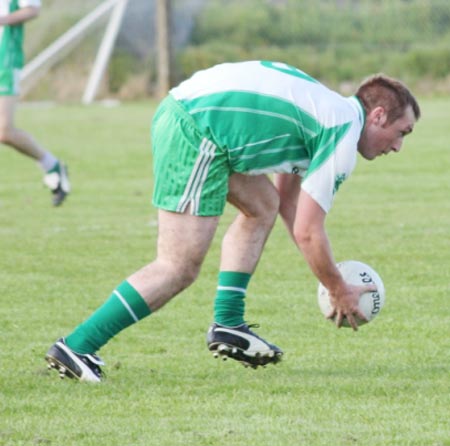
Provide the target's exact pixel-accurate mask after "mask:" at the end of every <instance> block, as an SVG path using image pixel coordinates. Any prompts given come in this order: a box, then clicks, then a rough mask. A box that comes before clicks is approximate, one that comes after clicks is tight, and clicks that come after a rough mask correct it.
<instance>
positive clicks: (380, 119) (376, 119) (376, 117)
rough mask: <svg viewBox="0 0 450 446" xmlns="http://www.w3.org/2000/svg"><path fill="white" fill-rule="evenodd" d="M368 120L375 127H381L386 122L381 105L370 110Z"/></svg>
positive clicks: (385, 115)
mask: <svg viewBox="0 0 450 446" xmlns="http://www.w3.org/2000/svg"><path fill="white" fill-rule="evenodd" d="M368 118H369V120H370V121H371V122H372V123H373V124H374V125H377V126H380V127H383V126H384V124H386V121H387V113H386V111H385V109H384V107H382V106H381V105H379V106H378V107H375V108H374V109H372V111H371V112H370V113H369V116H368Z"/></svg>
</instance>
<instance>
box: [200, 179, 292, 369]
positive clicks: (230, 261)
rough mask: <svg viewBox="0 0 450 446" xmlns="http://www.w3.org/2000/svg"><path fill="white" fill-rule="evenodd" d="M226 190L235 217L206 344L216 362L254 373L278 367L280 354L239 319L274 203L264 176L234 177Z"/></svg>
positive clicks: (224, 246)
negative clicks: (229, 362)
mask: <svg viewBox="0 0 450 446" xmlns="http://www.w3.org/2000/svg"><path fill="white" fill-rule="evenodd" d="M229 186H230V187H229V195H228V201H229V202H230V203H231V204H233V205H234V206H235V207H236V208H238V209H239V214H238V216H237V217H236V218H235V220H234V221H233V223H232V224H231V226H230V227H229V228H228V230H227V232H226V234H225V236H224V239H223V242H222V255H221V263H220V273H219V283H218V288H217V295H216V299H215V304H214V321H215V323H214V324H213V325H212V326H211V327H210V329H209V332H208V337H207V343H208V347H209V349H210V350H211V351H213V353H214V356H215V357H219V356H222V358H223V359H225V358H227V357H231V358H233V359H236V360H238V361H240V362H242V363H243V364H244V365H246V366H251V367H254V368H256V367H258V366H259V365H266V364H268V363H270V362H272V363H276V362H278V361H279V360H280V359H281V356H282V354H283V352H282V351H281V350H280V349H279V348H278V347H277V346H275V345H272V344H269V343H268V342H266V341H265V340H264V339H262V338H260V337H259V336H257V335H256V334H255V333H253V332H252V331H251V330H249V328H248V326H247V325H246V324H245V320H244V311H245V304H244V298H245V293H246V288H247V284H248V281H249V280H250V276H251V274H252V273H253V272H254V270H255V268H256V265H257V263H258V261H259V259H260V257H261V253H262V250H263V248H264V245H265V243H266V240H267V237H268V236H269V234H270V231H271V229H272V227H273V225H274V223H275V219H276V216H277V214H278V208H279V198H278V193H277V191H276V189H275V188H274V186H273V184H272V182H271V181H270V180H269V179H268V178H267V177H266V176H264V175H261V176H244V175H241V174H235V175H233V176H232V177H231V178H230V182H229Z"/></svg>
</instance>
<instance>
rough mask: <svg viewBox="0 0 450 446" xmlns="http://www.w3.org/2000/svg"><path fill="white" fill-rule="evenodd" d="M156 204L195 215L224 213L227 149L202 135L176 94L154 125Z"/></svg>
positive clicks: (228, 170) (153, 148) (154, 200)
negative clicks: (175, 97)
mask: <svg viewBox="0 0 450 446" xmlns="http://www.w3.org/2000/svg"><path fill="white" fill-rule="evenodd" d="M152 150H153V173H154V180H155V183H154V189H153V204H154V205H155V206H156V207H157V208H160V209H165V210H167V211H174V212H180V213H182V212H185V211H186V210H188V211H189V212H190V213H191V214H192V215H201V216H213V215H221V214H222V213H223V209H224V207H225V203H226V198H227V194H228V179H229V176H230V174H231V171H230V166H229V163H228V155H227V152H226V151H225V150H223V149H221V148H220V147H217V146H216V145H215V144H214V143H213V142H211V141H210V140H209V139H208V138H207V137H206V136H205V135H202V134H201V133H200V131H199V129H198V128H197V126H196V124H195V122H194V120H193V119H192V117H191V116H190V115H189V114H188V113H187V112H186V111H185V110H184V109H183V108H182V106H181V105H180V104H179V103H178V102H177V101H176V100H175V99H174V98H173V97H172V96H170V95H169V96H168V97H167V98H166V99H164V101H163V102H162V103H161V104H160V106H159V107H158V109H157V111H156V114H155V116H154V118H153V124H152Z"/></svg>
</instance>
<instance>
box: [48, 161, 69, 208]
mask: <svg viewBox="0 0 450 446" xmlns="http://www.w3.org/2000/svg"><path fill="white" fill-rule="evenodd" d="M44 184H45V185H46V186H47V187H48V188H49V189H50V190H51V191H52V194H53V199H52V201H53V206H60V205H61V204H62V203H63V201H64V200H65V198H66V196H67V195H68V194H69V192H70V182H69V173H68V169H67V166H66V165H65V164H62V163H61V162H60V161H58V164H57V167H56V168H55V169H54V170H52V171H50V172H47V174H46V175H45V176H44Z"/></svg>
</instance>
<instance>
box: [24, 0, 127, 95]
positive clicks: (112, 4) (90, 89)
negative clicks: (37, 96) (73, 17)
mask: <svg viewBox="0 0 450 446" xmlns="http://www.w3.org/2000/svg"><path fill="white" fill-rule="evenodd" d="M127 3H128V0H105V1H104V2H103V3H102V4H100V5H99V6H97V8H95V9H94V10H93V11H92V12H90V13H89V14H88V15H87V16H86V17H84V18H83V19H81V20H80V21H79V22H78V23H76V24H75V25H74V26H73V27H72V28H70V29H69V30H68V31H67V32H65V33H64V34H63V35H62V36H61V37H59V38H58V39H57V40H55V42H53V43H52V44H51V45H50V46H48V47H47V48H46V49H45V50H43V51H42V52H41V53H40V54H38V55H37V56H36V57H35V58H34V59H33V60H31V61H30V62H29V63H28V64H27V65H25V67H24V68H23V70H22V77H21V90H22V94H26V93H27V92H28V91H30V90H31V89H32V88H33V86H34V85H35V84H36V83H37V81H38V80H39V79H40V78H41V77H42V76H43V75H44V74H45V73H46V72H47V71H48V70H49V69H50V68H51V67H52V66H54V65H55V64H56V63H57V62H58V61H60V60H61V59H62V58H63V57H64V56H65V55H66V54H67V53H68V52H70V51H71V50H72V49H73V48H74V47H75V46H76V45H77V44H78V43H79V42H80V41H81V40H82V39H83V38H84V37H85V36H86V35H87V34H88V33H89V32H90V31H91V30H92V29H93V28H94V27H95V26H96V25H98V24H99V23H100V22H101V21H102V20H103V19H104V18H105V16H106V15H107V14H108V13H110V11H111V10H113V11H112V14H111V17H110V20H109V23H108V26H107V28H106V31H105V34H104V37H103V39H102V42H101V45H100V47H99V50H98V53H97V57H96V60H95V63H94V66H93V68H92V71H91V75H90V78H89V81H88V84H87V87H86V90H85V92H84V95H83V103H85V104H89V103H91V102H92V101H93V100H94V99H95V96H96V93H97V90H98V87H99V84H100V81H101V79H102V76H103V74H104V71H105V69H106V67H107V65H108V61H109V58H110V57H111V53H112V49H113V47H114V43H115V41H116V38H117V34H118V32H119V30H120V25H121V23H122V19H123V16H124V14H125V10H126V6H127Z"/></svg>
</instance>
